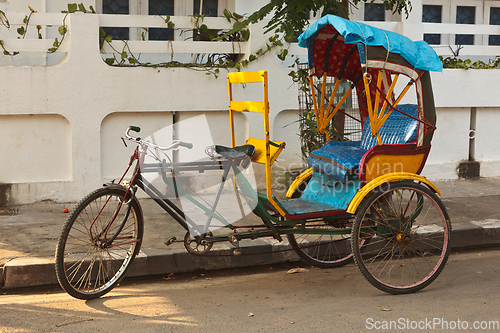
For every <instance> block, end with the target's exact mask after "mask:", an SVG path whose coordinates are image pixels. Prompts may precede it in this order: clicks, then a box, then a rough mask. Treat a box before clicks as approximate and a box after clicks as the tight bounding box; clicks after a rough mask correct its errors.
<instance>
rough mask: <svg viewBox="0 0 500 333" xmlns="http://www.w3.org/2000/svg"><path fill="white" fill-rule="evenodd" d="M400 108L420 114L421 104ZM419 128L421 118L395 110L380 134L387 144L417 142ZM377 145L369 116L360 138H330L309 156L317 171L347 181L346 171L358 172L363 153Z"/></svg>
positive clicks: (407, 112) (310, 163) (401, 106)
mask: <svg viewBox="0 0 500 333" xmlns="http://www.w3.org/2000/svg"><path fill="white" fill-rule="evenodd" d="M397 108H398V109H399V110H401V111H402V112H404V113H406V114H409V115H411V116H413V117H417V112H418V108H417V105H414V104H405V105H399V106H398V107H397ZM417 130H418V121H417V120H415V119H412V118H410V117H408V116H406V115H404V114H402V113H400V112H398V111H396V110H394V111H393V112H392V114H391V115H390V116H389V117H388V118H387V120H386V121H385V123H384V124H383V125H382V127H381V128H380V130H379V131H378V134H379V135H380V137H381V139H382V143H383V144H404V143H412V142H416V138H417ZM377 144H378V140H377V137H372V136H371V129H370V120H369V119H367V120H366V121H365V123H364V125H363V131H362V133H361V140H360V141H329V142H327V143H326V144H325V145H324V146H323V147H321V148H320V149H317V150H315V151H313V152H312V153H311V154H310V155H309V157H308V158H307V163H308V164H309V166H310V167H312V168H313V169H314V170H316V171H318V172H321V173H323V174H326V175H329V176H331V177H332V178H334V179H335V180H337V181H340V182H345V179H346V174H349V173H353V172H354V171H356V170H357V168H358V167H359V165H360V162H361V159H362V158H363V156H364V155H365V154H366V153H367V152H368V151H369V150H370V149H371V148H373V147H374V146H376V145H377Z"/></svg>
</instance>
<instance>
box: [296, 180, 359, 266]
mask: <svg viewBox="0 0 500 333" xmlns="http://www.w3.org/2000/svg"><path fill="white" fill-rule="evenodd" d="M310 180H311V176H309V177H307V178H305V179H304V180H303V181H301V182H300V183H299V185H297V188H296V189H295V191H294V192H293V194H292V198H300V197H301V195H302V193H303V192H304V190H305V188H306V187H307V184H308V183H309V181H310ZM306 226H307V227H308V228H309V229H311V228H314V229H318V230H321V229H325V230H326V229H331V228H332V227H331V226H329V225H328V224H326V223H324V222H322V221H315V222H308V223H306ZM350 237H351V235H328V234H288V235H287V238H288V243H289V244H290V246H291V247H292V248H293V250H294V251H295V253H297V255H298V256H299V257H300V258H301V259H302V260H303V261H305V262H306V263H308V264H311V265H313V266H316V267H322V268H335V267H340V266H344V265H347V264H348V263H350V262H352V261H353V256H352V253H351V244H350Z"/></svg>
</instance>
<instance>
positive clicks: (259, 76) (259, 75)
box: [227, 71, 265, 83]
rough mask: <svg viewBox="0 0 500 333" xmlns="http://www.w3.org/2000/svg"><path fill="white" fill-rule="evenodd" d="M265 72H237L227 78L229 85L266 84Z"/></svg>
mask: <svg viewBox="0 0 500 333" xmlns="http://www.w3.org/2000/svg"><path fill="white" fill-rule="evenodd" d="M264 72H265V71H254V72H235V73H229V74H228V75H227V78H228V80H229V83H257V82H264Z"/></svg>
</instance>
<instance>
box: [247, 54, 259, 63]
mask: <svg viewBox="0 0 500 333" xmlns="http://www.w3.org/2000/svg"><path fill="white" fill-rule="evenodd" d="M255 59H257V57H256V56H255V55H254V54H250V56H248V60H249V61H254V60H255Z"/></svg>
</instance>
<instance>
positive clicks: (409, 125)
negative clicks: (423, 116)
mask: <svg viewBox="0 0 500 333" xmlns="http://www.w3.org/2000/svg"><path fill="white" fill-rule="evenodd" d="M397 108H398V109H399V110H401V111H402V112H404V113H406V114H409V115H411V116H413V117H415V118H417V117H418V115H417V112H418V108H417V105H415V104H402V105H398V106H397ZM417 130H418V121H417V120H415V119H412V118H410V117H408V116H406V115H404V114H402V113H400V112H398V111H396V110H394V111H392V113H391V115H390V116H389V117H388V118H387V120H386V121H385V123H384V124H383V125H382V127H381V128H380V130H379V131H378V134H379V135H380V138H381V139H382V143H383V144H386V145H393V144H399V143H410V142H415V141H417ZM377 144H378V140H377V137H376V136H371V126H370V120H369V119H367V120H366V121H365V124H364V126H363V132H362V134H361V145H360V147H361V148H362V149H364V150H370V149H371V148H372V147H374V146H376V145H377Z"/></svg>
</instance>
